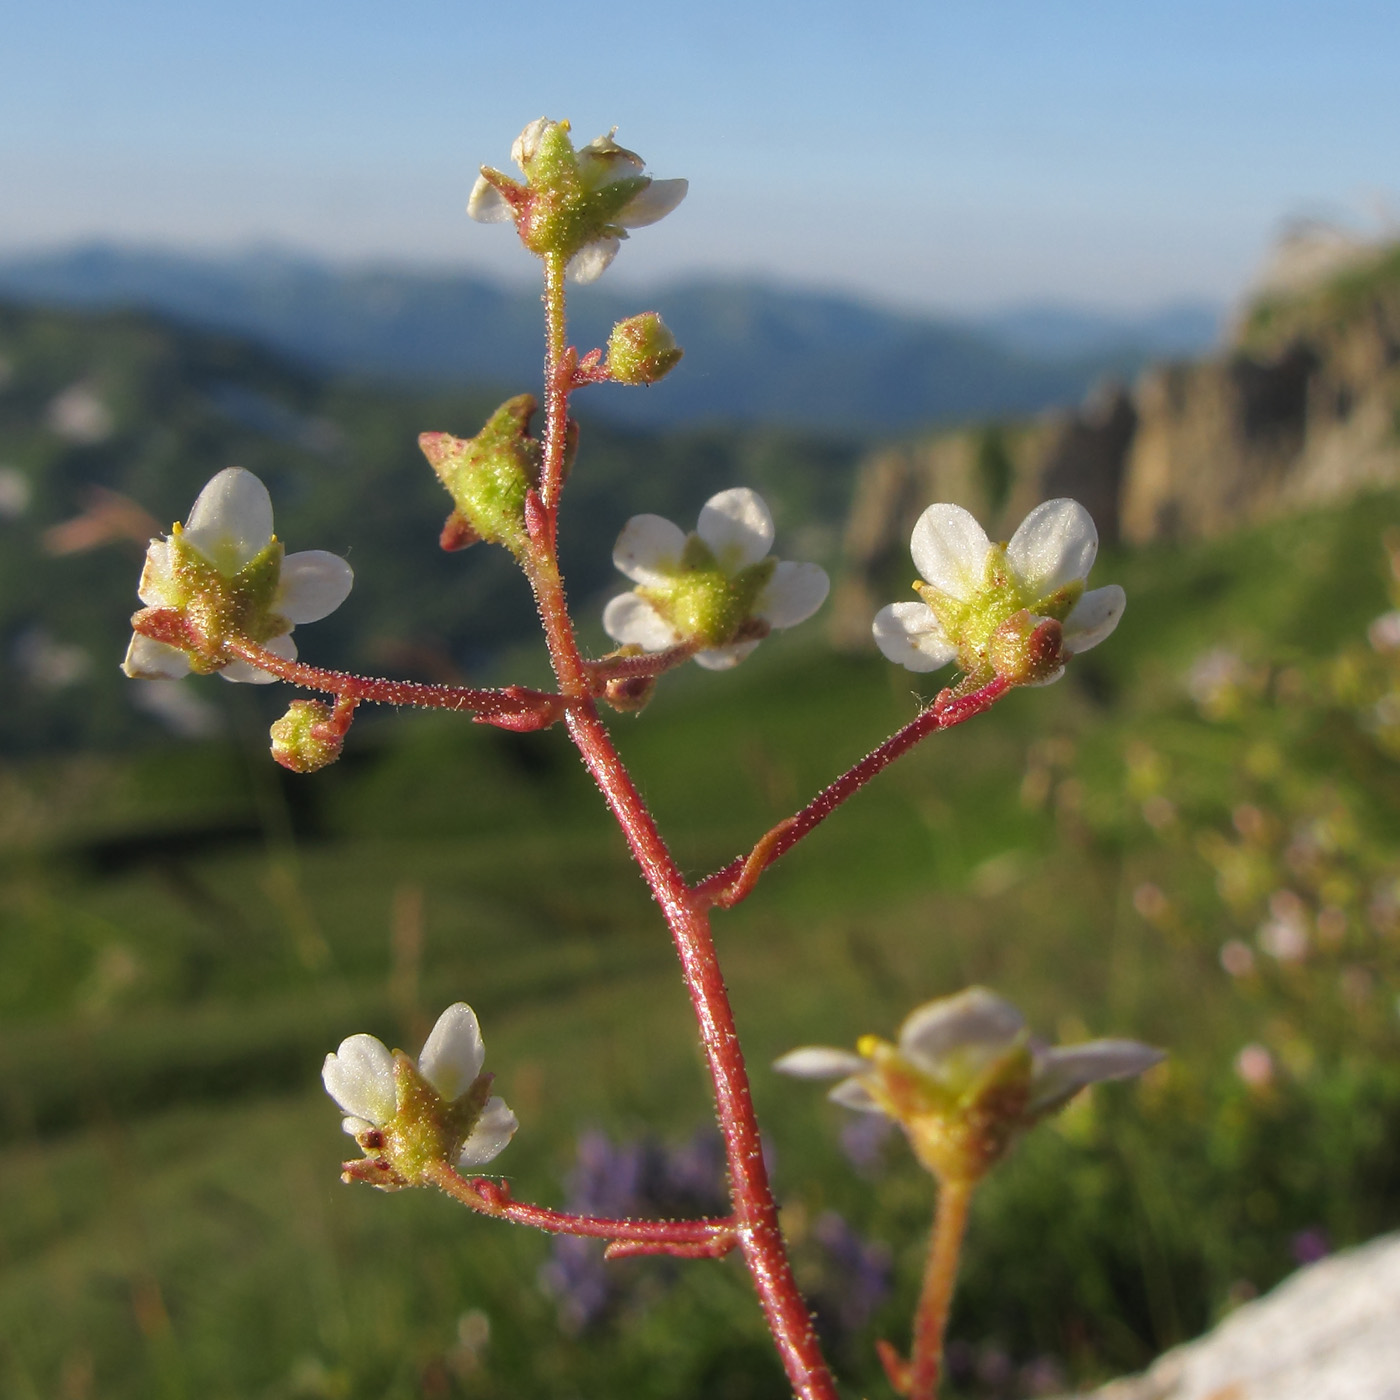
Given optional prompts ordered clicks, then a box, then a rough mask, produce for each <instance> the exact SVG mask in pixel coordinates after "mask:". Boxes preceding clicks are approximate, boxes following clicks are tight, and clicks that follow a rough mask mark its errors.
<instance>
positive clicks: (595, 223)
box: [482, 122, 651, 261]
mask: <svg viewBox="0 0 1400 1400" xmlns="http://www.w3.org/2000/svg"><path fill="white" fill-rule="evenodd" d="M609 149H610V151H613V152H616V153H618V155H619V156H620V157H623V158H627V159H628V162H629V163H631V162H632V161H635V162H636V165H637V166H640V164H641V162H640V160H637V158H636V157H634V156H633V155H632V153H631V152H629V151H623V150H622V148H621V147H618V146H616V145H612V146H610V148H609ZM608 165H609V162H608V160H607V159H606V157H605V156H603V155H600V154H599V153H597V152H595V151H592V150H590V149H589V148H587V147H585V150H584V159H583V160H580V157H579V153H578V152H577V151H576V150H575V149H574V143H573V139H572V137H571V135H570V128H569V123H568V122H551V123H550V124H549V125H548V126H547V127H546V128H545V129H544V130H543V131H542V132H541V133H540V136H539V140H538V143H537V144H536V146H535V148H534V151H533V152H532V154H531V155H530V158H529V159H528V160H526V161H525V162H524V163H523V165H522V167H521V168H522V169H523V170H524V171H525V177H526V180H527V181H528V182H529V183H528V191H529V195H528V199H526V200H525V201H523V204H522V207H521V211H520V214H519V216H518V217H517V221H516V227H517V228H518V230H519V233H520V240H521V242H522V243H524V245H525V246H526V247H527V248H528V249H529V250H530V251H531V252H532V253H538V254H540V255H541V256H543V255H545V254H549V253H553V254H556V255H558V256H560V257H562V258H564V259H565V260H566V261H567V260H568V259H569V258H571V257H573V255H574V254H575V253H577V252H578V251H579V250H580V249H581V248H583V247H585V246H586V245H587V244H589V243H593V242H595V241H596V240H598V239H600V238H626V237H627V231H626V230H625V229H624V228H622V227H621V226H620V225H619V224H617V223H616V220H617V218H618V216H619V215H620V214H621V213H622V211H623V210H624V209H625V208H626V207H627V205H628V204H630V203H631V201H632V200H633V199H634V198H635V197H636V196H637V195H638V194H640V193H641V191H642V190H644V189H646V187H647V186H648V185H650V184H651V177H650V176H649V175H623V176H620V177H618V178H615V179H612V180H607V181H606V183H602V184H600V183H598V181H599V180H600V179H602V180H606V177H607V175H608V173H609V170H608ZM585 167H586V168H585ZM482 173H483V174H485V175H486V177H487V179H488V180H491V182H492V183H493V184H495V185H496V187H497V188H498V189H502V188H503V186H502V184H501V182H500V181H499V180H497V179H495V178H493V177H494V176H496V175H497V174H498V172H494V171H492V172H487V171H486V170H484V169H483V172H482ZM501 179H502V180H503V179H504V177H501Z"/></svg>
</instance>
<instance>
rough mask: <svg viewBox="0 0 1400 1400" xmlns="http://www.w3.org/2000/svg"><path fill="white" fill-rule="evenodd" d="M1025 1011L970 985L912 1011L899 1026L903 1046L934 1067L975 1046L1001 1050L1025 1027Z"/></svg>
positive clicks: (919, 1060) (994, 1050)
mask: <svg viewBox="0 0 1400 1400" xmlns="http://www.w3.org/2000/svg"><path fill="white" fill-rule="evenodd" d="M1025 1024H1026V1023H1025V1020H1024V1019H1023V1017H1022V1016H1021V1013H1020V1012H1019V1011H1017V1009H1016V1008H1015V1007H1014V1006H1012V1004H1011V1003H1010V1002H1009V1001H1007V1000H1005V999H1004V998H1003V997H999V996H997V994H996V993H995V992H989V991H988V990H987V989H986V988H985V987H969V988H968V989H967V991H965V992H959V993H958V994H957V996H952V997H940V998H939V999H938V1000H937V1001H930V1002H928V1003H926V1004H925V1005H923V1006H921V1007H919V1008H918V1009H917V1010H915V1011H912V1012H911V1013H910V1014H909V1016H908V1017H907V1018H906V1019H905V1022H904V1024H903V1025H902V1026H901V1027H900V1028H899V1048H900V1050H901V1051H902V1052H903V1053H904V1054H905V1055H907V1056H908V1057H909V1058H910V1059H911V1060H914V1061H916V1062H918V1063H920V1064H922V1065H924V1066H925V1067H927V1068H929V1069H931V1070H934V1071H935V1072H936V1071H937V1069H938V1062H939V1060H941V1059H942V1058H943V1057H944V1056H945V1055H948V1054H951V1053H954V1052H958V1051H966V1050H971V1049H976V1050H985V1051H990V1052H993V1053H995V1052H997V1051H1000V1050H1002V1049H1004V1048H1006V1047H1007V1046H1009V1045H1010V1044H1011V1042H1012V1041H1013V1040H1015V1039H1016V1037H1017V1036H1018V1035H1019V1034H1020V1033H1021V1031H1022V1030H1023V1029H1024V1028H1025Z"/></svg>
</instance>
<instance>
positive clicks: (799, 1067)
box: [773, 1045, 870, 1079]
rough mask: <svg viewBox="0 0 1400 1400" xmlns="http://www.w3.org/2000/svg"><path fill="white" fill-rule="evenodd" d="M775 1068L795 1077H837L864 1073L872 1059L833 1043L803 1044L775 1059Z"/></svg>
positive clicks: (779, 1071) (781, 1072)
mask: <svg viewBox="0 0 1400 1400" xmlns="http://www.w3.org/2000/svg"><path fill="white" fill-rule="evenodd" d="M773 1068H774V1069H775V1070H777V1071H778V1073H779V1074H790V1075H792V1077H793V1078H794V1079H836V1078H838V1077H840V1076H841V1075H846V1074H864V1073H865V1072H866V1071H867V1070H868V1069H869V1068H870V1061H869V1060H867V1059H865V1058H864V1056H861V1055H857V1054H855V1052H854V1051H851V1050H838V1049H836V1047H835V1046H833V1045H803V1046H801V1047H800V1048H799V1049H797V1050H789V1051H788V1052H787V1054H786V1055H780V1056H779V1057H778V1058H777V1059H776V1060H774V1061H773Z"/></svg>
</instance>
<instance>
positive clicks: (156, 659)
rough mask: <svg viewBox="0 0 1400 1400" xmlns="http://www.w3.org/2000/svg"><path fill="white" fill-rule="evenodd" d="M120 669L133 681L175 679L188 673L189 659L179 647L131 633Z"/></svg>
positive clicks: (137, 633)
mask: <svg viewBox="0 0 1400 1400" xmlns="http://www.w3.org/2000/svg"><path fill="white" fill-rule="evenodd" d="M122 670H123V671H125V672H126V674H127V675H128V676H130V677H131V679H132V680H134V681H177V680H179V679H180V677H181V676H187V675H189V673H190V659H189V657H188V656H186V655H185V653H184V652H183V651H181V650H180V648H179V647H172V646H169V645H168V644H167V643H165V642H157V641H153V640H152V639H151V638H150V637H143V636H142V635H141V634H140V633H139V632H133V633H132V634H131V645H130V646H128V647H127V649H126V659H125V660H124V661H123V662H122Z"/></svg>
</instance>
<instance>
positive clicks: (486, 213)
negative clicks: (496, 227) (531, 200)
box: [467, 175, 515, 224]
mask: <svg viewBox="0 0 1400 1400" xmlns="http://www.w3.org/2000/svg"><path fill="white" fill-rule="evenodd" d="M467 214H468V216H469V217H470V218H473V219H475V220H476V221H477V223H479V224H508V223H512V222H513V221H514V219H515V210H514V209H512V208H511V207H510V201H509V200H508V199H507V198H506V197H505V195H503V194H502V193H501V192H500V190H498V189H497V188H496V187H495V185H493V184H492V183H491V182H490V180H488V179H487V178H486V176H485V175H478V176H477V177H476V184H474V185H473V186H472V192H471V194H470V195H469V196H468V197H467Z"/></svg>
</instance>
